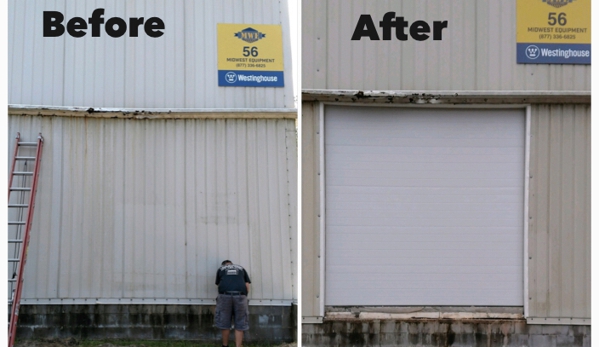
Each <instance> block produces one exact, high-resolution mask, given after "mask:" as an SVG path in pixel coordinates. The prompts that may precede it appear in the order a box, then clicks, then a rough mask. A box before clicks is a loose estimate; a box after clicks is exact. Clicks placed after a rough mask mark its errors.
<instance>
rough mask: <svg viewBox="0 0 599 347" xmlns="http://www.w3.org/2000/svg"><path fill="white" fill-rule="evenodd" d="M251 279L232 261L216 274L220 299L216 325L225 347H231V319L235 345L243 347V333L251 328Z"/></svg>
mask: <svg viewBox="0 0 599 347" xmlns="http://www.w3.org/2000/svg"><path fill="white" fill-rule="evenodd" d="M250 283H251V281H250V277H249V276H248V274H247V272H246V271H245V269H244V268H243V267H241V266H240V265H235V264H233V262H231V261H230V260H225V261H223V262H222V264H221V267H220V268H219V269H218V271H217V272H216V285H217V286H218V297H217V298H216V312H215V314H214V325H215V326H216V327H217V328H219V329H221V333H222V338H223V347H227V346H229V333H230V329H231V319H234V326H235V345H236V346H237V347H241V342H242V340H243V332H244V331H246V330H248V329H249V328H250V326H249V311H248V300H247V295H248V293H249V292H250Z"/></svg>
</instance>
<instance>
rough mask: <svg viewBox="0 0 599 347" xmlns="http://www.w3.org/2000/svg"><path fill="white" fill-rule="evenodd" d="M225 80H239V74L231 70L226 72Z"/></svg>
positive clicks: (230, 81) (232, 81) (233, 81)
mask: <svg viewBox="0 0 599 347" xmlns="http://www.w3.org/2000/svg"><path fill="white" fill-rule="evenodd" d="M225 81H227V82H228V83H235V82H237V74H236V73H235V72H232V71H229V72H227V73H226V74H225Z"/></svg>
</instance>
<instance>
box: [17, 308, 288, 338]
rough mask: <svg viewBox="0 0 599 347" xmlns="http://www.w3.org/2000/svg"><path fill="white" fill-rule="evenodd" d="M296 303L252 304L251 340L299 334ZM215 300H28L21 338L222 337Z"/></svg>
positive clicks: (22, 313)
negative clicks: (143, 302)
mask: <svg viewBox="0 0 599 347" xmlns="http://www.w3.org/2000/svg"><path fill="white" fill-rule="evenodd" d="M296 316H297V309H296V306H250V330H249V331H247V332H246V333H245V336H244V340H245V341H254V342H256V341H261V342H268V343H281V342H291V341H295V339H296V335H297V333H296V331H297V324H296ZM213 320H214V306H199V305H23V306H21V311H20V314H19V323H18V328H17V339H23V338H46V337H59V338H67V337H75V338H77V339H91V340H93V339H146V340H166V339H176V340H201V341H219V340H220V330H219V329H217V328H215V327H213Z"/></svg>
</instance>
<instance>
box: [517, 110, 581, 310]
mask: <svg viewBox="0 0 599 347" xmlns="http://www.w3.org/2000/svg"><path fill="white" fill-rule="evenodd" d="M532 129H533V131H532V133H531V165H530V167H531V176H532V178H531V184H530V188H531V189H530V193H529V194H530V196H529V200H530V204H531V208H530V210H529V212H530V218H531V222H530V228H529V236H528V237H529V249H528V252H529V257H530V258H531V259H530V260H529V274H528V276H529V278H528V281H529V295H528V297H529V300H530V306H529V307H530V312H529V316H530V317H533V318H583V319H584V318H587V319H589V318H590V310H589V307H590V300H591V297H590V291H589V287H590V284H589V283H590V245H589V243H588V240H589V239H590V210H589V207H590V195H589V193H588V192H589V191H590V184H591V180H590V165H589V163H590V133H589V129H590V106H588V105H556V106H533V112H532Z"/></svg>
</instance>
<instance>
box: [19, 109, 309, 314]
mask: <svg viewBox="0 0 599 347" xmlns="http://www.w3.org/2000/svg"><path fill="white" fill-rule="evenodd" d="M17 131H20V132H21V134H22V137H23V138H24V139H25V140H29V139H33V138H34V136H36V135H37V133H38V132H42V133H43V135H44V137H45V146H44V153H43V160H42V164H41V173H40V182H39V189H38V196H37V204H36V210H35V216H34V222H33V227H32V237H31V244H30V248H29V258H28V261H27V266H26V269H25V277H24V280H25V285H24V290H23V299H24V300H25V301H26V302H27V300H30V301H29V302H30V303H31V302H33V303H44V302H47V301H45V300H44V299H53V300H56V299H65V300H71V299H92V300H94V299H96V298H100V299H148V300H150V301H151V300H152V299H159V300H160V299H173V300H176V299H182V300H187V299H202V300H205V301H206V302H207V303H210V302H213V299H214V298H215V297H216V294H217V291H216V286H215V285H214V279H215V274H216V269H217V267H218V266H219V264H220V262H221V261H222V260H223V259H226V258H229V259H231V260H233V261H234V262H236V263H239V264H241V265H243V266H244V267H246V269H248V271H249V273H250V276H251V279H252V291H251V295H250V299H252V300H255V301H254V302H258V300H266V301H264V303H265V304H268V303H271V301H269V300H287V301H290V300H294V299H296V296H295V295H296V290H295V287H296V285H295V281H296V277H295V268H294V266H295V265H292V262H293V264H295V258H294V257H295V255H296V254H297V247H296V244H295V243H296V238H295V236H294V235H295V233H297V227H296V224H297V223H296V220H295V217H294V214H295V213H296V203H295V201H296V199H297V195H296V186H297V180H296V174H295V172H296V169H295V168H296V161H297V153H296V152H297V150H296V132H295V124H294V120H288V119H269V120H240V119H220V120H206V119H186V120H124V119H97V118H83V117H38V116H10V117H9V137H10V138H11V139H12V138H13V137H14V135H15V134H16V132H17ZM12 147H13V144H12V142H11V143H10V148H9V151H11V150H12ZM10 153H11V152H10ZM36 299H40V301H35V300H36ZM31 300H33V301H31ZM65 302H68V301H65ZM182 302H184V301H182Z"/></svg>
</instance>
